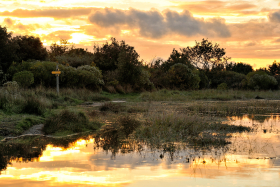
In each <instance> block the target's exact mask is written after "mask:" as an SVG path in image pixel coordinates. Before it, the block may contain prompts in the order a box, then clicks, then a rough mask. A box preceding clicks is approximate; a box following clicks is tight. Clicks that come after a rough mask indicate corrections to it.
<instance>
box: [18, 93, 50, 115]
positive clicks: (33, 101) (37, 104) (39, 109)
mask: <svg viewBox="0 0 280 187" xmlns="http://www.w3.org/2000/svg"><path fill="white" fill-rule="evenodd" d="M45 110H46V106H45V105H44V104H43V103H42V102H41V101H40V100H39V99H38V98H35V97H34V96H33V97H32V96H29V97H28V98H27V100H26V101H25V102H24V103H23V106H22V109H21V112H20V113H26V114H35V115H42V114H43V113H44V112H45Z"/></svg>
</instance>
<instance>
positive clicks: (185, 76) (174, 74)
mask: <svg viewBox="0 0 280 187" xmlns="http://www.w3.org/2000/svg"><path fill="white" fill-rule="evenodd" d="M167 73H168V77H169V81H170V88H179V89H181V90H187V89H198V88H199V82H200V78H199V75H198V72H197V71H195V70H192V69H190V68H189V67H188V66H187V65H184V64H180V63H178V64H175V65H173V66H171V68H170V69H169V70H168V72H167Z"/></svg>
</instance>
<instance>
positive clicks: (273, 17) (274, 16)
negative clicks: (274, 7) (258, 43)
mask: <svg viewBox="0 0 280 187" xmlns="http://www.w3.org/2000/svg"><path fill="white" fill-rule="evenodd" d="M268 18H269V20H270V21H271V22H276V23H280V10H278V11H276V12H273V13H270V14H269V15H268Z"/></svg>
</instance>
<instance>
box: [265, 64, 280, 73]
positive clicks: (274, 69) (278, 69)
mask: <svg viewBox="0 0 280 187" xmlns="http://www.w3.org/2000/svg"><path fill="white" fill-rule="evenodd" d="M268 71H269V72H270V74H271V75H274V76H275V75H280V63H277V62H276V61H274V62H273V63H272V65H269V67H268Z"/></svg>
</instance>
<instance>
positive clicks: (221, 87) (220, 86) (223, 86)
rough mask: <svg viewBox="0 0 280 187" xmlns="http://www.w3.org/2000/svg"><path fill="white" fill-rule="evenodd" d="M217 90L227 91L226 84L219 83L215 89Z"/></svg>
mask: <svg viewBox="0 0 280 187" xmlns="http://www.w3.org/2000/svg"><path fill="white" fill-rule="evenodd" d="M217 89H218V90H227V83H221V84H219V85H218V87H217Z"/></svg>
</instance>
